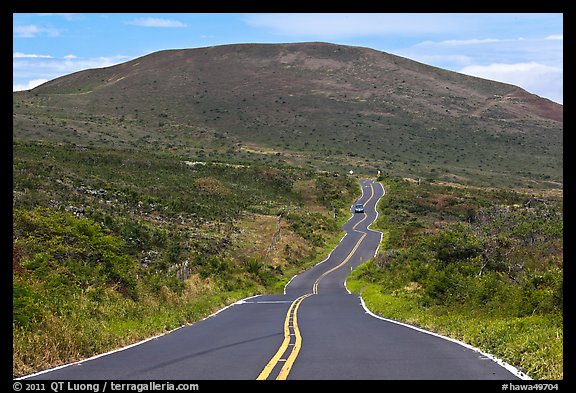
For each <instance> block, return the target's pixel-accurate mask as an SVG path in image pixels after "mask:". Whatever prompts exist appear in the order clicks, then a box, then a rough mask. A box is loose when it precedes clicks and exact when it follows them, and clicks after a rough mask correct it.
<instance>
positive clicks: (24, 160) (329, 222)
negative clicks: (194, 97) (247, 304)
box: [13, 141, 360, 376]
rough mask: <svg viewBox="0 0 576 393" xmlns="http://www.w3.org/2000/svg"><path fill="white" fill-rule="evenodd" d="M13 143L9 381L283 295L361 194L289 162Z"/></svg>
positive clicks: (345, 181) (335, 234)
mask: <svg viewBox="0 0 576 393" xmlns="http://www.w3.org/2000/svg"><path fill="white" fill-rule="evenodd" d="M13 148H14V163H13V176H14V183H13V193H14V202H13V339H14V343H13V350H14V352H13V361H14V369H13V373H14V375H15V376H19V375H23V374H27V373H31V372H33V371H38V370H40V369H43V368H46V367H50V366H55V365H58V364H62V363H68V362H72V361H75V360H80V359H82V358H85V357H88V356H92V355H95V354H97V353H101V352H105V351H107V350H111V349H113V348H116V347H118V346H120V345H124V344H129V343H132V342H134V341H137V340H139V339H143V338H147V337H149V336H150V335H154V334H158V333H161V332H165V331H166V330H169V329H174V328H176V327H178V326H181V325H183V324H188V323H192V322H194V321H196V320H198V319H200V318H203V317H205V316H207V315H209V314H210V313H211V312H214V311H215V310H217V309H218V308H220V307H222V306H224V305H226V304H230V303H232V302H234V301H236V300H238V299H240V298H243V297H247V296H251V295H254V294H259V293H264V292H266V293H271V292H279V291H281V290H282V289H283V286H284V284H285V283H286V282H287V281H288V280H289V279H290V278H291V277H292V276H293V275H294V274H296V273H297V272H298V271H301V270H303V269H305V268H306V267H307V266H309V265H310V264H311V263H314V262H315V261H318V260H319V259H322V258H324V257H325V254H327V253H328V251H329V249H331V248H332V247H333V246H334V244H335V243H336V242H337V240H338V239H339V238H340V237H341V229H340V225H341V224H342V222H343V221H344V220H346V219H347V218H348V217H349V215H348V212H347V206H348V205H347V203H348V202H349V201H351V200H353V199H354V198H355V197H356V196H358V195H359V194H360V189H359V187H358V185H357V183H356V182H355V181H354V180H353V179H351V178H348V177H345V176H338V175H336V176H335V175H333V174H318V173H312V172H309V171H305V170H301V169H296V168H290V167H286V166H284V167H280V166H278V167H271V166H261V165H258V164H256V163H253V164H250V165H247V164H230V163H222V162H212V163H196V164H194V165H191V163H185V162H183V161H181V160H178V159H176V157H174V156H170V155H166V154H154V153H149V152H136V151H123V150H117V149H110V148H85V147H78V146H76V145H67V144H52V143H46V142H18V141H15V142H14V145H13ZM255 225H256V226H255Z"/></svg>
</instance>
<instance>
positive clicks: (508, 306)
mask: <svg viewBox="0 0 576 393" xmlns="http://www.w3.org/2000/svg"><path fill="white" fill-rule="evenodd" d="M382 180H383V182H384V186H385V188H386V196H385V197H384V198H382V199H381V201H380V202H379V205H378V210H379V212H380V216H379V219H378V220H377V222H376V223H375V224H374V225H373V228H375V229H378V230H380V231H382V232H383V233H384V236H383V239H382V244H381V247H380V250H379V254H378V255H377V256H376V257H375V258H373V259H372V260H370V261H367V262H366V263H364V264H363V265H362V266H360V267H359V268H358V269H356V270H355V271H354V272H353V273H351V275H350V277H348V279H347V287H348V289H349V290H350V291H351V292H354V293H357V294H360V295H361V296H362V298H363V299H364V301H365V303H366V305H367V307H368V308H369V309H370V310H371V311H372V312H374V313H375V314H378V315H381V316H383V317H386V318H390V319H393V320H397V321H401V322H405V323H409V324H412V325H415V326H419V327H421V328H424V329H427V330H430V331H433V332H437V333H439V334H442V335H445V336H448V337H452V338H455V339H457V340H460V341H462V342H465V343H468V344H470V345H473V346H475V347H478V348H480V349H481V350H483V351H485V352H487V353H490V354H492V355H494V356H496V357H498V358H500V359H502V360H504V361H506V362H507V363H509V364H511V365H512V366H515V367H516V368H518V369H519V370H521V371H522V372H524V373H526V374H528V375H529V376H530V377H532V378H533V379H562V378H563V269H562V266H563V262H562V260H563V257H562V236H561V235H562V228H563V225H562V197H561V196H558V195H557V194H546V195H547V196H546V198H545V199H538V200H539V201H540V202H539V203H533V204H531V205H530V207H527V206H525V205H524V203H526V201H528V200H533V198H534V195H530V194H528V195H526V194H522V193H518V192H514V191H510V190H504V189H482V188H480V187H477V188H473V189H470V188H467V187H461V186H459V187H450V186H448V185H446V184H442V185H437V184H434V183H427V182H421V183H420V184H419V183H418V182H414V181H406V180H401V179H391V178H386V179H382Z"/></svg>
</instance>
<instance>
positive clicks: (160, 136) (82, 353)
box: [12, 43, 563, 378]
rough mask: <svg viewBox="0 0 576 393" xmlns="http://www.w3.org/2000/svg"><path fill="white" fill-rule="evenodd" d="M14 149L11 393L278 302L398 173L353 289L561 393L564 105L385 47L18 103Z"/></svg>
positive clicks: (172, 63) (194, 66) (120, 68)
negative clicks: (186, 328)
mask: <svg viewBox="0 0 576 393" xmlns="http://www.w3.org/2000/svg"><path fill="white" fill-rule="evenodd" d="M12 136H13V145H12V146H13V172H12V174H13V206H12V207H13V222H12V224H13V245H12V251H13V253H12V254H13V282H12V284H13V375H14V376H21V375H24V374H28V373H31V372H34V371H38V370H41V369H44V368H47V367H51V366H55V365H59V364H63V363H68V362H73V361H76V360H79V359H82V358H86V357H88V356H91V355H94V354H97V353H101V352H105V351H108V350H111V349H114V348H117V347H119V346H122V345H125V344H129V343H133V342H135V341H138V340H141V339H144V338H148V337H150V336H153V335H156V334H159V333H161V332H165V331H167V330H170V329H173V328H176V327H178V326H181V325H183V324H187V323H192V322H194V321H196V320H198V319H200V318H203V317H205V316H207V315H209V314H210V313H212V312H214V311H215V310H217V309H219V308H221V307H222V306H224V305H228V304H230V303H232V302H234V301H236V300H238V299H241V298H244V297H247V296H251V295H254V294H257V293H264V292H266V293H271V292H276V293H277V292H281V291H282V288H283V286H284V285H285V283H286V282H287V281H288V280H289V279H290V278H291V277H292V276H293V275H294V274H296V273H297V272H300V271H303V270H305V269H306V268H307V267H309V266H312V264H314V263H315V262H318V261H320V260H321V259H324V258H325V256H326V255H327V254H328V252H329V251H330V250H331V249H332V248H333V247H334V246H335V245H336V243H337V242H338V240H339V239H340V238H341V236H342V233H341V229H340V228H341V225H342V224H343V223H344V222H345V221H346V220H347V219H348V218H349V212H348V207H349V205H350V203H351V202H352V201H353V200H354V199H355V198H357V197H358V196H359V195H360V191H361V190H360V189H359V187H358V182H357V178H355V177H352V176H349V175H348V174H349V173H350V171H353V173H354V176H362V177H363V176H366V177H373V176H375V174H376V173H377V170H380V173H381V174H382V177H381V179H380V180H381V181H383V183H384V186H385V188H386V195H385V196H384V198H382V200H381V203H380V205H379V207H378V209H379V211H380V218H379V220H378V221H377V223H376V224H375V225H374V226H373V227H375V229H379V230H381V231H383V232H384V238H383V244H382V245H381V247H380V253H379V255H378V256H377V257H376V258H375V259H374V260H373V261H369V262H368V263H366V264H365V265H363V266H362V267H361V268H359V269H357V270H356V271H355V272H354V274H353V276H352V278H351V279H349V280H348V285H349V287H350V288H353V289H354V290H355V291H357V292H360V293H362V295H363V297H364V298H365V300H366V302H367V304H368V306H369V307H370V308H371V309H373V310H374V311H376V312H378V313H381V314H383V315H385V316H388V317H391V318H394V319H399V320H404V321H407V322H409V323H414V324H417V325H421V326H424V327H426V328H429V329H431V330H436V331H440V332H441V333H443V334H447V335H451V336H454V337H456V338H458V339H461V340H463V341H466V342H469V343H471V344H473V345H477V346H479V347H481V348H484V349H486V350H487V352H490V353H493V354H495V355H497V356H499V357H501V358H503V359H505V360H506V361H508V362H509V363H511V364H513V365H516V366H518V367H520V368H521V369H522V370H524V371H526V372H527V373H528V374H529V375H531V376H532V377H534V378H562V375H563V371H562V343H563V336H562V334H563V330H562V322H563V317H562V309H563V292H562V289H563V277H562V272H563V256H562V250H563V239H562V233H563V221H562V214H563V210H562V200H563V199H562V198H563V196H562V188H563V107H562V106H561V105H558V104H555V103H553V102H551V101H548V100H545V99H543V98H540V97H537V96H535V95H532V94H529V93H527V92H526V91H524V90H522V89H520V88H518V87H516V86H511V85H508V84H503V83H498V82H494V81H489V80H485V79H480V78H474V77H470V76H466V75H462V74H458V73H454V72H450V71H446V70H442V69H439V68H436V67H431V66H427V65H425V64H421V63H417V62H414V61H411V60H409V59H405V58H402V57H398V56H394V55H391V54H387V53H384V52H379V51H375V50H371V49H367V48H360V47H350V46H341V45H332V44H326V43H300V44H262V45H254V44H245V45H225V46H218V47H209V48H197V49H182V50H168V51H161V52H156V53H152V54H150V55H147V56H143V57H141V58H138V59H134V60H132V61H129V62H126V63H123V64H119V65H116V66H112V67H107V68H102V69H93V70H86V71H81V72H77V73H74V74H70V75H67V76H64V77H61V78H57V79H55V80H52V81H49V82H47V83H45V84H43V85H41V86H39V87H37V88H35V89H32V90H30V91H24V92H15V93H14V94H13V131H12ZM403 178H404V180H403ZM405 179H413V181H408V180H405Z"/></svg>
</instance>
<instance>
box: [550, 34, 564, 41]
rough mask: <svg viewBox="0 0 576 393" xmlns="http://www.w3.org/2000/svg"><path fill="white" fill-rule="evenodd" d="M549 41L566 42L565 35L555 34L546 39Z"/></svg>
mask: <svg viewBox="0 0 576 393" xmlns="http://www.w3.org/2000/svg"><path fill="white" fill-rule="evenodd" d="M546 39H547V40H559V41H563V40H564V35H563V34H553V35H549V36H548V37H546Z"/></svg>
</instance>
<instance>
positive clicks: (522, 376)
mask: <svg viewBox="0 0 576 393" xmlns="http://www.w3.org/2000/svg"><path fill="white" fill-rule="evenodd" d="M358 297H359V298H360V303H361V304H362V307H363V308H364V310H365V311H366V314H368V315H370V316H372V317H374V318H378V319H381V320H383V321H386V322H391V323H395V324H397V325H401V326H404V327H407V328H410V329H414V330H417V331H419V332H422V333H426V334H430V335H431V336H435V337H439V338H442V339H444V340H448V341H451V342H453V343H456V344H458V345H461V346H463V347H465V348H468V349H471V350H473V351H475V352H478V353H479V354H481V355H482V356H485V357H487V358H489V359H491V360H493V361H494V362H496V363H498V364H499V365H500V366H502V367H504V368H505V369H506V370H508V371H510V372H511V373H512V374H514V375H515V376H517V377H518V378H520V379H523V380H532V378H530V377H529V376H528V375H527V374H525V373H523V372H522V371H520V370H518V369H517V368H516V367H514V366H511V365H510V364H508V363H506V362H505V361H503V360H501V359H498V358H497V357H495V356H494V355H490V354H489V353H486V352H484V351H482V350H481V349H479V348H476V347H473V346H472V345H470V344H466V343H465V342H462V341H459V340H456V339H454V338H450V337H446V336H442V335H440V334H438V333H434V332H431V331H429V330H425V329H422V328H419V327H417V326H414V325H410V324H408V323H404V322H399V321H395V320H393V319H388V318H384V317H381V316H380V315H376V314H374V313H373V312H372V311H370V310H369V309H368V307H366V303H364V299H362V296H358Z"/></svg>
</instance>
